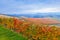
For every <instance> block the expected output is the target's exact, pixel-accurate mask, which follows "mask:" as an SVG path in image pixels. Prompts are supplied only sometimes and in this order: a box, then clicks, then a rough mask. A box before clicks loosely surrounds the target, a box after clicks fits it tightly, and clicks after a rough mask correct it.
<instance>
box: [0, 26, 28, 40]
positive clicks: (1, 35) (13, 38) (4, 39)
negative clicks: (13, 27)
mask: <svg viewBox="0 0 60 40" xmlns="http://www.w3.org/2000/svg"><path fill="white" fill-rule="evenodd" d="M0 40H27V39H25V38H24V37H23V36H22V35H20V34H17V33H15V32H12V31H10V30H8V29H5V28H3V27H1V26H0Z"/></svg>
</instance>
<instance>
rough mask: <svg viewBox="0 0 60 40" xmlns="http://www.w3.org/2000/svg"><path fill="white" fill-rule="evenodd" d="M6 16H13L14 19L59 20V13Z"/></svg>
mask: <svg viewBox="0 0 60 40" xmlns="http://www.w3.org/2000/svg"><path fill="white" fill-rule="evenodd" d="M5 15H8V16H14V17H21V16H24V17H28V18H46V17H51V18H60V13H59V12H58V13H35V14H5Z"/></svg>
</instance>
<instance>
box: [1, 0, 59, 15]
mask: <svg viewBox="0 0 60 40" xmlns="http://www.w3.org/2000/svg"><path fill="white" fill-rule="evenodd" d="M49 12H60V0H0V13H3V14H25V13H49Z"/></svg>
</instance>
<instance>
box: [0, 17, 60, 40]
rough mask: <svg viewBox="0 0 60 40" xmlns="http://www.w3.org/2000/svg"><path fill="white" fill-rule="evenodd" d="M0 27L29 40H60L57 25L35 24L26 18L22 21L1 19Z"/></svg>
mask: <svg viewBox="0 0 60 40" xmlns="http://www.w3.org/2000/svg"><path fill="white" fill-rule="evenodd" d="M37 23H38V22H37ZM45 23H46V22H45ZM54 23H55V21H54ZM56 23H57V21H56ZM0 25H2V26H4V28H6V29H9V30H11V31H13V32H16V33H18V34H22V36H23V37H26V38H27V39H28V40H60V27H58V26H55V25H52V26H50V25H48V24H45V25H44V24H41V23H40V24H35V23H34V22H32V21H28V20H26V19H24V18H22V19H20V18H16V17H11V18H7V17H0Z"/></svg>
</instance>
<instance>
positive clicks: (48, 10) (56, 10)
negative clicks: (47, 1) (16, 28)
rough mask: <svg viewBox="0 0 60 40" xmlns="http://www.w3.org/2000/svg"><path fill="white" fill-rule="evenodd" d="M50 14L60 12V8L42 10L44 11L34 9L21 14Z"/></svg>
mask: <svg viewBox="0 0 60 40" xmlns="http://www.w3.org/2000/svg"><path fill="white" fill-rule="evenodd" d="M48 12H60V8H42V9H35V10H34V9H32V10H23V11H21V12H20V13H48Z"/></svg>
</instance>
